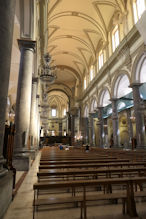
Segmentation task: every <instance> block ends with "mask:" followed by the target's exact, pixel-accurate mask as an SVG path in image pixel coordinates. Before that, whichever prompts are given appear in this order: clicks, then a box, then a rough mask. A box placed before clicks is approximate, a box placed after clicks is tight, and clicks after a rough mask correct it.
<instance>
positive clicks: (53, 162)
mask: <svg viewBox="0 0 146 219" xmlns="http://www.w3.org/2000/svg"><path fill="white" fill-rule="evenodd" d="M109 162H129V160H128V159H116V158H110V159H109V158H104V159H96V160H94V159H92V160H61V161H55V160H54V161H40V166H41V165H62V164H84V163H109Z"/></svg>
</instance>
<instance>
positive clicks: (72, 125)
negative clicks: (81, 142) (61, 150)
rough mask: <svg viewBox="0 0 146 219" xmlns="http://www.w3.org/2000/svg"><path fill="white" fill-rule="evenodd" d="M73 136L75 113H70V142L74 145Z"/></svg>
mask: <svg viewBox="0 0 146 219" xmlns="http://www.w3.org/2000/svg"><path fill="white" fill-rule="evenodd" d="M74 137H75V115H74V114H71V144H72V145H74V140H75V139H74Z"/></svg>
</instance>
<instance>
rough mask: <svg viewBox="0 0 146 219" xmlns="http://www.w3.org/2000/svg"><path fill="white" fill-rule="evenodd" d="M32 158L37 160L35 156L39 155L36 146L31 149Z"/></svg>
mask: <svg viewBox="0 0 146 219" xmlns="http://www.w3.org/2000/svg"><path fill="white" fill-rule="evenodd" d="M29 152H30V158H31V160H35V157H36V155H37V151H36V150H35V149H34V148H32V149H30V151H29Z"/></svg>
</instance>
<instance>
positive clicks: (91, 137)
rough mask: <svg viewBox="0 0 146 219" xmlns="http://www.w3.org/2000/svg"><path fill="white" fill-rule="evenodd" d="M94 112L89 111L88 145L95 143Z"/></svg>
mask: <svg viewBox="0 0 146 219" xmlns="http://www.w3.org/2000/svg"><path fill="white" fill-rule="evenodd" d="M93 118H94V113H89V144H90V146H94V145H95V130H94V121H93Z"/></svg>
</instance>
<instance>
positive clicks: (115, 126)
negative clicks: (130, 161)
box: [111, 98, 119, 147]
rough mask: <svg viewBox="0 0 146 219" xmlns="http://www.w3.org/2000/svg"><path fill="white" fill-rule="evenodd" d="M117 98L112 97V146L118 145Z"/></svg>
mask: <svg viewBox="0 0 146 219" xmlns="http://www.w3.org/2000/svg"><path fill="white" fill-rule="evenodd" d="M117 100H118V99H116V98H112V99H111V102H112V123H113V141H114V145H113V146H114V147H118V146H119V120H118V111H117Z"/></svg>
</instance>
